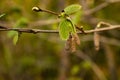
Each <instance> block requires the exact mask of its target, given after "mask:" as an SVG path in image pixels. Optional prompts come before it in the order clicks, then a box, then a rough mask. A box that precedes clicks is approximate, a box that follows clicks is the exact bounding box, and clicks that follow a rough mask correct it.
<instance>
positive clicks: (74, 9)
mask: <svg viewBox="0 0 120 80" xmlns="http://www.w3.org/2000/svg"><path fill="white" fill-rule="evenodd" d="M80 9H81V6H80V5H79V4H73V5H70V6H68V7H66V8H65V9H64V11H65V13H66V14H68V15H69V14H72V13H75V12H77V11H79V10H80Z"/></svg>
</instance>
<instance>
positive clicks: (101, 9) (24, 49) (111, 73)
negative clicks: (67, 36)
mask: <svg viewBox="0 0 120 80" xmlns="http://www.w3.org/2000/svg"><path fill="white" fill-rule="evenodd" d="M70 4H80V5H81V6H82V9H81V11H80V13H79V14H77V15H71V17H72V18H73V19H75V20H76V21H77V23H76V24H77V25H78V26H83V29H84V30H91V29H94V28H95V27H96V25H97V24H98V23H99V22H100V21H103V22H106V23H109V24H112V25H119V24H120V0H24V1H23V0H0V15H1V14H5V15H4V16H3V17H1V18H0V26H5V27H11V28H33V29H43V30H58V22H59V20H58V18H57V17H56V16H54V15H51V14H47V13H36V12H34V11H32V7H34V6H39V7H41V8H43V9H48V10H51V11H54V12H57V13H60V12H61V11H62V10H63V9H64V8H65V7H66V6H68V5H70ZM14 35H15V32H13V31H4V32H3V31H1V32H0V80H120V43H119V42H120V31H119V29H116V30H108V31H104V32H100V33H99V35H100V49H99V51H96V50H95V47H94V39H93V37H94V34H93V33H90V34H86V35H84V34H79V38H80V40H81V44H80V45H79V46H77V52H76V53H67V54H66V53H65V51H64V47H65V41H62V40H61V39H60V37H59V35H58V34H56V33H38V34H32V33H22V35H21V36H20V38H19V40H18V42H17V44H16V45H14V40H13V38H14Z"/></svg>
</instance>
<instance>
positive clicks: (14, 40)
mask: <svg viewBox="0 0 120 80" xmlns="http://www.w3.org/2000/svg"><path fill="white" fill-rule="evenodd" d="M18 38H19V34H18V32H16V34H15V36H14V37H13V44H14V45H16V43H17V42H18Z"/></svg>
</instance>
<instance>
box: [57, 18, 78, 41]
mask: <svg viewBox="0 0 120 80" xmlns="http://www.w3.org/2000/svg"><path fill="white" fill-rule="evenodd" d="M59 29H60V31H59V35H60V37H61V39H63V40H66V39H68V37H69V34H70V33H72V34H74V33H75V32H76V30H75V27H74V25H73V24H72V22H71V21H69V20H67V19H62V21H61V22H60V24H59Z"/></svg>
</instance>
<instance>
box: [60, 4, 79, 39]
mask: <svg viewBox="0 0 120 80" xmlns="http://www.w3.org/2000/svg"><path fill="white" fill-rule="evenodd" d="M80 9H81V6H80V5H78V4H73V5H70V6H68V7H66V8H65V9H64V12H62V13H61V14H60V19H61V21H60V24H59V35H60V38H61V39H62V40H66V39H68V37H69V34H75V33H76V29H75V25H74V24H73V22H72V21H71V19H70V17H69V15H70V14H73V13H76V12H78V11H80Z"/></svg>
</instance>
